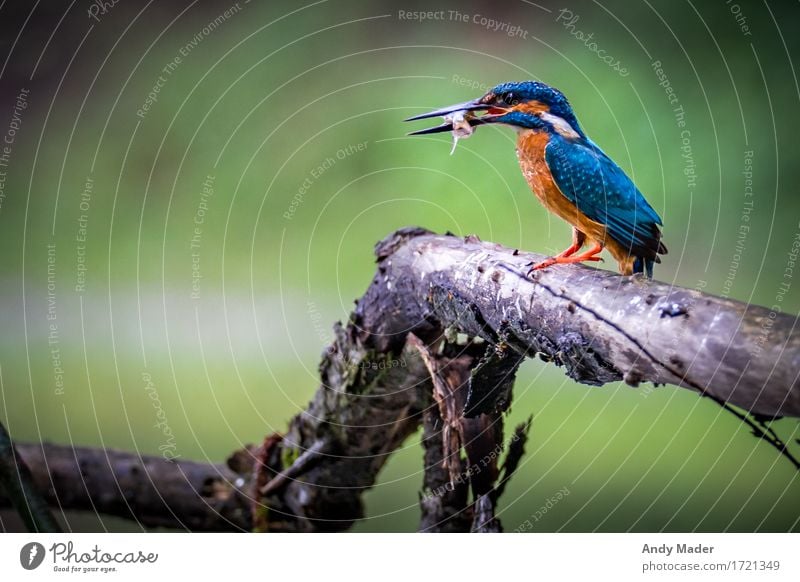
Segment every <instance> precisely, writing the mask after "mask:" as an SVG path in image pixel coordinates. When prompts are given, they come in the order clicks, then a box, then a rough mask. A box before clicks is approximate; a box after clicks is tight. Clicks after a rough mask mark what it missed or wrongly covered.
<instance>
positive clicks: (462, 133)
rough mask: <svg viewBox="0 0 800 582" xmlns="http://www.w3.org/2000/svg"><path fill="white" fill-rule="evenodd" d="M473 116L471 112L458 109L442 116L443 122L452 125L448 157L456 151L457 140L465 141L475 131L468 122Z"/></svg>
mask: <svg viewBox="0 0 800 582" xmlns="http://www.w3.org/2000/svg"><path fill="white" fill-rule="evenodd" d="M474 118H475V115H474V113H473V112H472V111H467V110H465V109H459V110H458V111H453V112H452V113H449V114H447V115H445V116H444V120H445V122H448V123H452V124H453V130H452V132H451V133H452V134H453V148H452V149H451V150H450V155H451V156H452V155H453V152H455V151H456V146H457V145H458V140H459V139H467V138H468V137H469V136H471V135H472V133H473V132H474V131H475V128H474V127H473V126H472V125H470V123H469V120H470V119H474Z"/></svg>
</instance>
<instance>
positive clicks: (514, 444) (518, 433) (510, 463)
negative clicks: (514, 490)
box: [495, 415, 533, 499]
mask: <svg viewBox="0 0 800 582" xmlns="http://www.w3.org/2000/svg"><path fill="white" fill-rule="evenodd" d="M532 423H533V415H531V416H529V417H528V420H527V421H525V422H521V423H520V424H518V425H517V427H516V428H515V429H514V436H512V437H511V442H510V443H509V445H508V453H506V458H505V460H504V461H503V475H502V477H501V478H500V480H499V483H498V485H497V487H496V488H495V499H499V498H500V496H501V495H502V494H503V492H504V491H505V490H506V484H507V483H508V481H509V479H511V476H512V475H513V474H514V471H516V470H517V467H518V466H519V462H520V461H521V460H522V456H523V455H524V454H525V444H526V443H527V442H528V433H529V432H530V430H531V424H532Z"/></svg>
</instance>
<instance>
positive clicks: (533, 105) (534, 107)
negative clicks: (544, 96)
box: [514, 101, 550, 115]
mask: <svg viewBox="0 0 800 582" xmlns="http://www.w3.org/2000/svg"><path fill="white" fill-rule="evenodd" d="M514 109H515V110H516V111H522V112H523V113H530V114H532V115H536V114H537V113H544V112H546V111H550V108H549V107H548V106H547V105H545V104H544V103H542V102H541V101H528V102H526V103H520V104H519V105H517V106H515V107H514Z"/></svg>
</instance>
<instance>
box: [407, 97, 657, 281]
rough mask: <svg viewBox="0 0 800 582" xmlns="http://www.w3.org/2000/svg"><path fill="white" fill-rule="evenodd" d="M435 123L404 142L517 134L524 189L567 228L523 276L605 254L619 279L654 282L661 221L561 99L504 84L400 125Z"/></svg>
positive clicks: (410, 118) (415, 132)
mask: <svg viewBox="0 0 800 582" xmlns="http://www.w3.org/2000/svg"><path fill="white" fill-rule="evenodd" d="M437 116H441V117H444V119H445V121H444V123H442V124H441V125H439V126H436V127H431V128H428V129H422V130H419V131H414V132H411V133H410V134H409V135H425V134H431V133H439V132H445V131H451V132H453V135H454V137H455V138H456V139H457V138H458V137H468V136H469V135H470V134H471V133H472V132H473V131H474V130H475V128H476V127H478V126H481V125H486V124H497V123H499V124H504V125H508V126H511V127H512V128H514V129H515V130H516V132H517V144H516V151H517V158H518V160H519V165H520V168H521V169H522V174H523V176H524V177H525V179H526V181H527V182H528V185H529V186H530V188H531V190H533V193H534V194H535V195H536V197H537V198H538V199H539V201H540V202H541V203H542V204H543V205H544V207H545V208H546V209H547V210H548V211H550V212H551V213H553V214H555V215H556V216H558V217H560V218H562V219H563V220H565V221H566V222H567V223H569V224H570V225H572V244H571V245H570V246H569V247H568V248H567V249H565V250H564V251H562V252H560V253H558V254H557V255H555V256H552V257H549V258H547V259H546V260H544V261H541V262H539V263H536V264H533V265H532V266H531V269H530V270H529V271H528V276H531V275H532V274H533V272H534V271H537V270H540V269H544V268H546V267H549V266H551V265H556V264H566V263H582V262H584V261H601V260H602V258H601V257H600V256H599V254H600V253H601V252H602V251H603V249H607V250H608V251H609V252H610V253H611V255H612V257H613V258H614V259H615V260H616V261H617V263H618V266H619V272H620V273H621V274H623V275H633V274H637V273H642V274H644V276H646V277H647V278H652V277H653V265H654V263H660V262H661V258H660V256H659V255H664V254H666V253H667V248H666V246H664V243H663V242H662V241H661V234H662V233H661V227H662V226H663V223H662V220H661V217H660V216H659V215H658V213H657V212H656V211H655V210H654V209H653V207H652V206H650V204H649V203H648V202H647V200H645V198H644V196H643V195H642V193H641V192H640V191H639V189H638V188H637V187H636V185H635V184H634V183H633V181H632V180H631V179H630V178H629V177H628V176H627V174H625V172H624V171H623V170H622V168H620V167H619V166H618V165H617V164H616V163H615V162H614V161H613V160H612V159H611V158H610V157H608V156H607V155H606V154H605V153H604V152H603V150H601V149H600V147H599V146H597V145H596V144H595V143H594V142H593V141H592V140H591V139H589V137H588V136H587V135H586V133H585V132H584V131H583V129H582V128H581V126H580V124H579V123H578V119H577V117H576V116H575V112H574V111H573V109H572V107H571V106H570V104H569V102H568V101H567V98H566V97H565V96H564V94H563V93H562V92H561V91H559V90H558V89H555V88H554V87H551V86H549V85H547V84H546V83H543V82H540V81H521V82H509V83H501V84H499V85H497V86H496V87H494V88H493V89H491V90H490V91H489V92H487V93H486V94H484V95H483V96H481V97H479V98H478V99H474V100H472V101H467V102H465V103H459V104H456V105H451V106H449V107H445V108H442V109H437V110H435V111H430V112H428V113H423V114H422V115H415V116H413V117H409V118H408V119H406V120H405V121H415V120H419V119H426V118H430V117H437ZM587 245H588V246H589V248H588V249H587V250H585V251H583V252H579V251H581V249H583V248H584V246H587Z"/></svg>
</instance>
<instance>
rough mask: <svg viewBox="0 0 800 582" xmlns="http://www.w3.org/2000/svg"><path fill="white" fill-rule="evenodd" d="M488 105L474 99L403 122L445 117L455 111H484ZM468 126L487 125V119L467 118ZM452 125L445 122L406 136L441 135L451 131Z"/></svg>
mask: <svg viewBox="0 0 800 582" xmlns="http://www.w3.org/2000/svg"><path fill="white" fill-rule="evenodd" d="M489 107H490V106H489V105H487V104H486V103H482V102H481V101H480V100H479V99H475V100H473V101H466V102H465V103H458V104H457V105H450V106H449V107H443V108H441V109H436V110H434V111H429V112H428V113H423V114H422V115H415V116H414V117H409V118H408V119H405V120H404V121H416V120H418V119H427V118H429V117H445V116H447V115H450V114H451V113H455V112H456V111H486V110H487V109H489ZM468 120H469V124H470V125H480V124H483V123H489V119H488V118H487V119H485V120H483V118H481V117H471V118H468ZM452 129H453V124H452V123H451V122H446V123H443V124H441V125H437V126H435V127H429V128H427V129H420V130H418V131H412V132H411V133H409V134H408V135H425V134H428V133H441V132H443V131H452Z"/></svg>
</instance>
